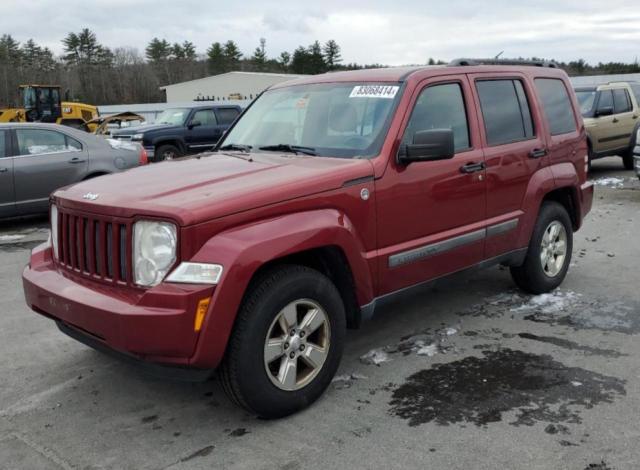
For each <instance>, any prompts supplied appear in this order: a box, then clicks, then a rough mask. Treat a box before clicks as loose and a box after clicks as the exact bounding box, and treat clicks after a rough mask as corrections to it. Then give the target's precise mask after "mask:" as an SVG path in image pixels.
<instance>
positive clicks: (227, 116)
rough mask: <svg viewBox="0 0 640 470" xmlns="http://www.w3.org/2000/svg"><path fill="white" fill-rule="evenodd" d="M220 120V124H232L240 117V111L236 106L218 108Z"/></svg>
mask: <svg viewBox="0 0 640 470" xmlns="http://www.w3.org/2000/svg"><path fill="white" fill-rule="evenodd" d="M217 113H218V121H219V122H220V124H225V125H226V124H231V123H232V122H233V121H235V119H236V118H237V117H238V114H240V112H239V111H238V110H237V109H234V108H218V110H217Z"/></svg>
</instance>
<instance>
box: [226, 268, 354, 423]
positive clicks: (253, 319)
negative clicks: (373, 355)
mask: <svg viewBox="0 0 640 470" xmlns="http://www.w3.org/2000/svg"><path fill="white" fill-rule="evenodd" d="M292 306H293V307H292ZM285 307H286V308H285ZM294 307H295V308H294ZM313 309H315V311H316V312H317V316H316V317H313V318H323V319H324V323H322V325H320V326H316V329H314V328H313V327H305V319H307V318H308V317H307V314H309V312H311V311H312V310H313ZM285 312H289V315H285ZM291 312H294V313H291ZM295 312H297V313H295ZM312 316H313V315H312ZM291 318H295V320H292V321H290V320H291ZM316 323H317V322H316ZM283 325H284V326H286V328H285V327H284V326H283ZM291 326H293V328H292V327H291ZM314 326H315V325H314ZM285 329H286V330H288V331H287V332H285ZM291 330H294V331H295V332H296V334H295V335H292V334H291ZM305 330H306V331H309V334H308V335H307V334H304V331H305ZM345 332H346V316H345V310H344V305H343V303H342V299H341V297H340V294H339V292H338V290H337V289H336V287H335V286H334V285H333V283H332V282H331V281H330V280H329V279H328V278H327V277H326V276H324V275H323V274H321V273H320V272H318V271H315V270H313V269H311V268H307V267H305V266H294V265H286V266H281V267H278V268H275V269H273V270H271V271H268V272H266V273H265V274H264V275H262V276H261V277H259V278H258V279H257V280H256V281H255V282H252V286H251V287H250V288H249V290H248V293H247V295H246V296H245V299H244V301H243V304H242V306H241V308H240V311H239V313H238V317H237V319H236V323H235V326H234V330H233V332H232V334H231V338H230V340H229V344H228V345H227V351H226V355H225V358H224V360H223V362H222V365H221V368H220V379H221V382H222V387H223V389H224V390H225V392H226V394H227V395H228V396H229V398H230V399H231V400H232V401H233V402H234V403H236V404H238V405H240V406H241V407H243V408H245V409H246V410H248V411H249V412H251V413H253V414H255V415H258V416H260V417H262V418H267V419H273V418H281V417H284V416H287V415H290V414H292V413H295V412H296V411H299V410H301V409H303V408H306V407H307V406H309V405H310V404H312V403H313V402H314V401H315V400H317V399H318V397H320V395H322V393H323V392H324V391H325V389H326V388H327V387H328V386H329V384H330V383H331V379H332V378H333V376H334V375H335V373H336V370H337V369H338V365H339V363H340V359H341V357H342V350H343V347H344V338H345ZM303 334H304V336H303ZM269 338H270V339H269ZM305 338H306V339H305ZM268 339H269V342H267V341H268ZM274 345H275V346H274ZM316 345H323V346H324V348H319V347H317V346H316ZM320 351H324V353H321V352H320ZM294 354H295V357H293V355H294ZM307 354H309V355H310V356H311V355H313V357H314V359H317V364H319V366H318V367H316V368H313V367H311V366H310V364H311V363H309V362H307V360H308V359H306V357H307V356H305V355H307ZM322 354H324V355H323V356H321V355H322ZM303 356H304V357H303ZM267 357H269V358H270V359H267ZM292 362H293V363H295V364H296V367H295V369H294V368H292V367H289V364H291V363H292ZM290 369H292V370H293V371H294V372H295V374H294V375H292V374H291V373H283V371H286V372H291V370H290ZM280 378H283V380H282V381H281V380H280Z"/></svg>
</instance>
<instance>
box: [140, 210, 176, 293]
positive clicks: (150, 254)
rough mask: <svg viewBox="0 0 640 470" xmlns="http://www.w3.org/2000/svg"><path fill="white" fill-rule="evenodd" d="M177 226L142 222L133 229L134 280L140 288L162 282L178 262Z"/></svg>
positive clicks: (148, 221)
mask: <svg viewBox="0 0 640 470" xmlns="http://www.w3.org/2000/svg"><path fill="white" fill-rule="evenodd" d="M176 240H177V237H176V226H175V225H173V224H171V223H169V222H152V221H150V220H141V221H139V222H136V223H135V225H134V227H133V266H134V280H135V283H136V284H138V285H140V286H147V287H149V286H155V285H157V284H159V283H160V282H162V280H163V279H164V277H165V276H166V275H167V272H168V271H169V269H170V268H171V266H173V263H175V261H176Z"/></svg>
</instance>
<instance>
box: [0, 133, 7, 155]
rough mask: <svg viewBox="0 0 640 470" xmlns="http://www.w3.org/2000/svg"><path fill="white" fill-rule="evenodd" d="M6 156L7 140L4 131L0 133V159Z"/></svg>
mask: <svg viewBox="0 0 640 470" xmlns="http://www.w3.org/2000/svg"><path fill="white" fill-rule="evenodd" d="M6 156H7V140H6V138H5V131H0V158H2V157H6Z"/></svg>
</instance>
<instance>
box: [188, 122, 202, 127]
mask: <svg viewBox="0 0 640 470" xmlns="http://www.w3.org/2000/svg"><path fill="white" fill-rule="evenodd" d="M201 125H202V123H201V122H200V121H191V122H190V123H189V126H188V127H189V129H193V128H194V127H198V126H201Z"/></svg>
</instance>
